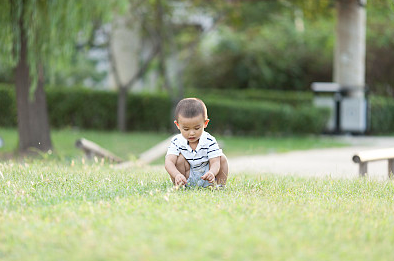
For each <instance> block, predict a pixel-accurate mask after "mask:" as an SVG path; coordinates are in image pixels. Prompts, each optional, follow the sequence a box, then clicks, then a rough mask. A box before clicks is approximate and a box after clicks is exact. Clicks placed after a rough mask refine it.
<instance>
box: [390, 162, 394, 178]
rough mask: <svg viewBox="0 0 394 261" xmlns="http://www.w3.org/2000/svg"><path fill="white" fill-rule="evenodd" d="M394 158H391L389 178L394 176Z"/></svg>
mask: <svg viewBox="0 0 394 261" xmlns="http://www.w3.org/2000/svg"><path fill="white" fill-rule="evenodd" d="M393 173H394V159H389V178H390V179H391V178H393V177H394V174H393Z"/></svg>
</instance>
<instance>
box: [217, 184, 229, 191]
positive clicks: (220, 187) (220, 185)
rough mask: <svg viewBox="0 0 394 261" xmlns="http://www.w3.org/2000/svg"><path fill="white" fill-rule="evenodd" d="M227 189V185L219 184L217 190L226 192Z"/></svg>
mask: <svg viewBox="0 0 394 261" xmlns="http://www.w3.org/2000/svg"><path fill="white" fill-rule="evenodd" d="M225 188H226V185H222V184H219V185H216V188H215V189H216V190H224V189H225Z"/></svg>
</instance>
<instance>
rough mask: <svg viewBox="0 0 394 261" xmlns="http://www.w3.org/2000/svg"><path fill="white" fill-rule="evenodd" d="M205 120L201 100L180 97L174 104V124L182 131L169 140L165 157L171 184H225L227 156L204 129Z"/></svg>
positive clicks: (206, 116)
mask: <svg viewBox="0 0 394 261" xmlns="http://www.w3.org/2000/svg"><path fill="white" fill-rule="evenodd" d="M208 122H209V119H208V114H207V108H206V106H205V104H204V102H203V101H201V100H200V99H197V98H187V99H183V100H181V101H180V102H179V103H178V105H177V106H176V109H175V121H174V123H175V125H176V126H177V128H178V129H179V130H180V132H181V133H180V134H178V135H176V136H175V137H174V138H173V139H172V140H171V144H170V147H168V151H167V156H166V158H165V168H166V170H167V172H168V174H170V177H171V180H172V182H173V183H174V185H176V186H182V185H186V186H199V187H204V188H205V187H208V186H213V185H216V186H217V187H224V186H225V185H226V181H227V175H228V163H227V158H226V156H225V155H224V154H223V152H222V150H221V149H220V148H219V145H218V143H217V142H216V139H215V138H214V137H213V136H211V135H210V134H209V133H208V132H205V131H204V129H205V128H206V127H207V125H208Z"/></svg>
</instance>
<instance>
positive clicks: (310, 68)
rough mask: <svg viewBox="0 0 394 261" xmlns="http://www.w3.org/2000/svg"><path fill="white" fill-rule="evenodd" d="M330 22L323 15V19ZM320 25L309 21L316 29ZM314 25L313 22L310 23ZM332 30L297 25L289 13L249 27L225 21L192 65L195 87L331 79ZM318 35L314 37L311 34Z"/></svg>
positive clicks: (304, 85)
mask: <svg viewBox="0 0 394 261" xmlns="http://www.w3.org/2000/svg"><path fill="white" fill-rule="evenodd" d="M318 25H320V26H327V25H328V22H325V21H324V20H322V21H320V23H319V24H318ZM318 25H315V24H312V23H311V24H310V26H311V27H312V26H314V28H315V29H316V28H317V26H318ZM308 29H309V28H308ZM331 34H332V33H331V32H330V31H326V30H320V31H317V30H306V31H305V32H304V33H301V32H298V31H296V28H295V26H294V22H293V21H292V20H291V19H289V17H285V16H279V17H276V19H275V22H272V23H271V24H269V26H268V25H266V26H256V27H252V28H249V29H248V30H246V31H241V32H238V31H235V30H232V29H231V28H228V27H221V28H220V31H219V35H218V44H217V45H216V46H215V47H214V48H213V49H212V50H209V49H206V48H205V49H201V50H200V53H199V54H198V55H196V57H195V58H194V60H193V63H191V64H189V66H188V70H187V85H188V86H189V87H194V88H199V87H202V88H219V89H229V88H231V89H245V88H255V89H284V90H308V89H309V88H310V84H311V83H312V82H314V81H330V79H331V72H332V48H333V41H332V38H331ZM311 39H313V40H311Z"/></svg>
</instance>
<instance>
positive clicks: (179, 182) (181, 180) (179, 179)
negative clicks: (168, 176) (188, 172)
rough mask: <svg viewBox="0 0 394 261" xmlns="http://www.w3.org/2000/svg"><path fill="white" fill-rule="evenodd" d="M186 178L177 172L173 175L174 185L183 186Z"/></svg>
mask: <svg viewBox="0 0 394 261" xmlns="http://www.w3.org/2000/svg"><path fill="white" fill-rule="evenodd" d="M186 183H187V180H186V178H185V176H183V175H182V174H178V175H176V176H175V185H176V186H183V185H186Z"/></svg>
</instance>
